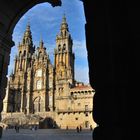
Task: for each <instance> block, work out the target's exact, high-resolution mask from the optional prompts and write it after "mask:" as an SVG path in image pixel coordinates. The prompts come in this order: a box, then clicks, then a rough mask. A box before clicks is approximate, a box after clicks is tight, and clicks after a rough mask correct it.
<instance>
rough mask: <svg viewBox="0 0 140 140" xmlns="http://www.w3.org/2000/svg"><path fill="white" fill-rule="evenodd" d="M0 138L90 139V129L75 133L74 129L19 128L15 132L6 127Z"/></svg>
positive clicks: (2, 139)
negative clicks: (17, 131)
mask: <svg viewBox="0 0 140 140" xmlns="http://www.w3.org/2000/svg"><path fill="white" fill-rule="evenodd" d="M0 140H92V131H90V130H82V132H80V133H77V132H76V130H59V129H38V130H36V131H35V130H28V129H20V130H19V133H16V132H15V130H14V129H8V130H3V136H2V138H1V139H0Z"/></svg>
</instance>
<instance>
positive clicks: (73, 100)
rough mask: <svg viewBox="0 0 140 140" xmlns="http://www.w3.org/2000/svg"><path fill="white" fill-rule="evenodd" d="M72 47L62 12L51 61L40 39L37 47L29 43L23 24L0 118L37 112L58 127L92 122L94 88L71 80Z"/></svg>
mask: <svg viewBox="0 0 140 140" xmlns="http://www.w3.org/2000/svg"><path fill="white" fill-rule="evenodd" d="M72 47H73V40H72V37H71V35H70V32H69V29H68V24H67V22H66V17H65V16H64V17H63V19H62V23H61V27H60V32H59V34H58V35H57V36H56V48H55V49H54V64H51V61H50V58H49V55H48V53H47V51H46V48H45V46H44V43H43V40H42V39H41V40H40V43H39V47H37V48H36V47H35V46H34V45H33V41H32V34H31V29H30V25H29V24H28V25H27V27H26V30H25V32H24V36H23V39H22V41H21V43H19V45H18V54H17V55H16V57H15V64H14V71H13V73H12V74H11V75H10V77H9V80H8V84H7V89H6V96H5V99H4V101H3V112H2V120H6V118H8V117H9V118H10V117H16V116H19V117H20V116H26V115H29V114H37V115H39V116H40V117H41V118H43V119H44V120H45V119H46V118H51V119H52V120H53V122H55V124H56V125H57V126H58V127H59V128H68V127H69V128H76V127H77V126H82V127H83V128H89V127H90V126H92V127H93V128H94V127H95V126H96V124H95V122H94V121H93V118H92V109H93V96H94V94H95V91H94V89H92V88H91V86H90V85H85V84H84V83H82V82H77V81H76V80H75V76H74V72H75V70H74V60H75V56H74V53H73V49H72ZM18 123H21V122H20V121H19V122H18ZM37 123H38V124H39V121H38V122H37Z"/></svg>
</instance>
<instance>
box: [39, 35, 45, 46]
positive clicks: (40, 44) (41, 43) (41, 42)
mask: <svg viewBox="0 0 140 140" xmlns="http://www.w3.org/2000/svg"><path fill="white" fill-rule="evenodd" d="M39 46H40V48H43V46H44V42H43V39H42V35H41V36H40V43H39Z"/></svg>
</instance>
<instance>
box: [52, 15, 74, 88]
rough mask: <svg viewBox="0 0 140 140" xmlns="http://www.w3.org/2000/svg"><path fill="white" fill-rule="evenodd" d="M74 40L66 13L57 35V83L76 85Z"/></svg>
mask: <svg viewBox="0 0 140 140" xmlns="http://www.w3.org/2000/svg"><path fill="white" fill-rule="evenodd" d="M72 45H73V41H72V38H71V35H70V33H69V29H68V24H67V22H66V17H65V15H64V17H63V19H62V23H61V28H60V33H59V34H58V35H57V36H56V48H55V52H54V55H55V58H54V67H55V73H56V84H64V83H65V84H66V83H68V84H69V85H71V86H73V85H74V53H73V52H72Z"/></svg>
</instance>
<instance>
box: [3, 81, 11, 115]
mask: <svg viewBox="0 0 140 140" xmlns="http://www.w3.org/2000/svg"><path fill="white" fill-rule="evenodd" d="M9 84H10V83H9V82H8V84H7V88H6V94H5V98H4V99H3V112H4V113H7V110H8V95H9V90H10V85H9Z"/></svg>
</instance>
